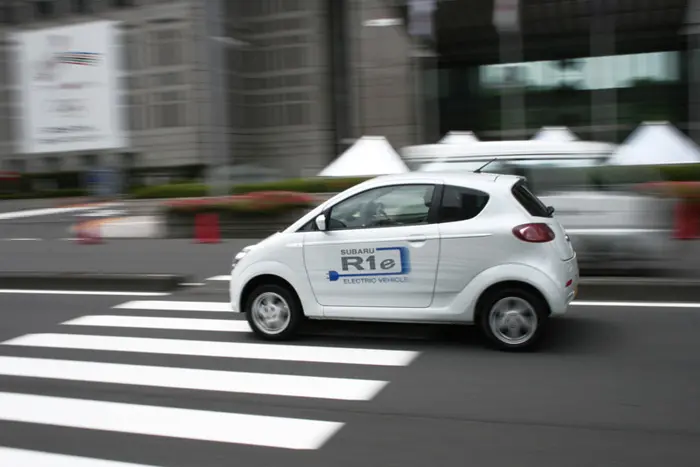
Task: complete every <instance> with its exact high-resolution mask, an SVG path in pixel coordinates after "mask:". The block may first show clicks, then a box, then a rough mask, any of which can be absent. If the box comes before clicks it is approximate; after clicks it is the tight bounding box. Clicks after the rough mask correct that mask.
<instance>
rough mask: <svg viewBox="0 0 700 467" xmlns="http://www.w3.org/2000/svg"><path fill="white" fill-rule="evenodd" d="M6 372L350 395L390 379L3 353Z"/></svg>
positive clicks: (355, 397)
mask: <svg viewBox="0 0 700 467" xmlns="http://www.w3.org/2000/svg"><path fill="white" fill-rule="evenodd" d="M0 375H4V376H21V377H29V378H47V379H56V380H68V381H87V382H93V383H112V384H124V385H136V386H153V387H163V388H178V389H191V390H201V391H221V392H233V393H246V394H265V395H272V396H289V397H308V398H316V399H336V400H349V401H364V400H371V399H372V398H374V396H376V395H377V394H378V393H379V391H381V390H382V389H383V388H384V387H385V386H386V385H387V384H388V382H386V381H372V380H361V379H347V378H325V377H316V376H297V375H280V374H267V373H246V372H236V371H217V370H198V369H190V368H172V367H161V366H146V365H125V364H119V363H100V362H79V361H67V360H53V359H44V358H24V357H0Z"/></svg>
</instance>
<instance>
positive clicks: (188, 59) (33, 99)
mask: <svg viewBox="0 0 700 467" xmlns="http://www.w3.org/2000/svg"><path fill="white" fill-rule="evenodd" d="M698 23H700V3H698V2H696V1H695V0H254V1H253V0H197V1H194V0H3V1H2V3H1V4H0V164H1V166H2V170H3V172H2V177H0V190H2V192H3V193H2V195H1V196H3V197H5V198H9V199H11V200H17V199H26V198H40V199H45V198H61V199H62V198H66V197H90V198H91V199H92V198H95V197H97V198H100V199H102V198H105V197H106V198H114V197H120V198H126V199H129V200H138V199H145V198H147V199H162V198H185V197H205V196H207V195H227V194H231V193H248V192H259V191H295V192H305V193H314V194H319V193H320V194H323V195H328V194H330V193H333V192H337V191H339V190H342V189H343V188H344V187H346V186H348V185H349V184H352V183H356V182H357V180H358V179H362V178H366V177H371V176H375V175H381V174H383V173H394V172H401V171H407V170H420V171H432V170H450V171H452V170H474V169H475V168H477V167H479V166H481V165H483V164H484V163H486V162H488V161H489V160H491V159H494V158H498V159H500V160H499V161H498V163H493V164H490V165H489V166H488V167H487V168H486V169H485V170H487V171H491V172H503V173H517V174H521V175H523V176H526V177H527V178H528V180H529V182H530V184H531V186H532V187H533V189H534V190H535V191H536V192H537V193H538V195H540V196H541V197H542V198H543V199H544V200H546V201H547V202H548V203H549V204H551V205H552V206H554V207H555V208H556V210H557V211H556V212H557V215H558V216H559V217H560V218H561V220H562V223H563V224H564V225H565V227H566V228H567V229H568V231H569V234H570V235H571V236H572V238H573V240H574V242H575V243H576V246H577V249H578V250H579V252H580V256H581V259H582V262H583V263H590V264H591V265H592V267H599V266H602V265H603V264H605V267H608V266H610V264H611V263H613V262H614V263H616V264H617V266H616V267H621V268H622V269H624V270H630V268H633V269H635V270H636V271H637V272H638V271H639V270H642V269H643V270H649V271H652V270H653V271H655V273H658V271H659V270H660V269H665V270H669V269H674V268H677V267H678V266H677V265H678V264H679V261H680V259H678V258H683V259H685V260H686V261H690V260H687V258H694V257H695V256H694V255H696V252H695V251H694V250H695V249H698V248H697V247H695V246H694V245H695V244H694V242H678V240H692V239H695V238H698V236H699V235H700V233H698V228H697V227H698V226H700V216H698V213H697V209H696V208H695V202H694V201H693V200H694V199H695V198H696V192H697V193H698V194H700V188H698V187H697V186H696V185H695V184H694V182H695V181H698V180H700V149H699V148H698V147H697V144H696V143H698V142H699V141H700V122H699V120H700V93H698V89H699V87H698V86H700V83H699V82H698V80H700V73H699V71H698V57H699V55H698V52H697V49H698V39H697V37H698V34H700V29H698ZM329 178H334V179H335V180H337V182H334V183H331V182H328V180H329ZM256 183H258V184H260V183H263V185H255V184H256ZM251 184H252V185H251ZM254 185H255V186H254ZM149 206H150V205H149ZM6 210H7V209H6ZM138 213H139V214H143V212H141V211H139V212H138ZM166 224H167V222H166ZM263 230H264V229H263ZM272 230H274V229H272ZM263 233H265V232H263ZM164 236H166V237H172V234H164ZM679 244H682V246H679ZM697 253H698V254H700V249H698V252H697ZM691 262H692V263H693V264H694V263H695V261H691ZM609 263H610V264H609ZM661 263H663V265H662V266H659V264H661ZM620 265H622V266H620ZM699 269H700V268H699Z"/></svg>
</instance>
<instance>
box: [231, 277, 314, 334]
mask: <svg viewBox="0 0 700 467" xmlns="http://www.w3.org/2000/svg"><path fill="white" fill-rule="evenodd" d="M263 296H267V297H268V298H270V299H273V298H274V297H275V296H276V297H279V298H280V299H281V300H282V301H283V302H284V303H285V304H286V308H287V309H288V310H289V313H288V316H289V319H288V320H286V319H285V320H283V321H285V323H286V324H285V325H284V326H283V327H282V328H281V330H275V331H274V332H271V331H270V330H266V329H265V327H264V325H263V324H262V323H261V322H260V321H261V317H260V315H259V314H257V313H256V311H255V310H253V307H254V305H255V306H256V307H257V305H256V301H257V300H258V298H263ZM244 311H245V315H246V319H247V320H248V324H249V325H250V328H251V329H252V330H253V333H255V335H256V336H258V337H260V338H262V339H265V340H270V341H281V340H288V339H291V338H293V337H295V336H296V334H297V333H298V330H299V326H300V325H301V323H302V321H303V320H304V312H303V310H302V307H301V303H300V302H299V299H298V298H297V296H296V294H295V293H294V292H293V291H291V290H289V288H287V287H283V286H279V285H276V284H265V285H260V286H258V287H256V288H255V290H253V292H252V293H251V294H250V295H249V296H248V298H247V299H246V302H245V307H244Z"/></svg>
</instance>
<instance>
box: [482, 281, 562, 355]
mask: <svg viewBox="0 0 700 467" xmlns="http://www.w3.org/2000/svg"><path fill="white" fill-rule="evenodd" d="M548 315H549V313H548V312H547V304H546V303H545V302H544V301H543V300H542V299H541V298H539V297H538V296H536V295H534V294H532V293H530V292H528V291H525V290H521V289H506V290H499V291H497V292H495V293H493V294H491V295H490V296H489V297H487V298H486V299H485V300H484V301H483V303H482V309H481V313H480V323H479V324H480V326H481V330H482V332H483V333H484V334H485V335H486V337H487V339H488V340H489V341H490V343H491V344H492V345H493V346H495V347H496V348H498V349H500V350H511V351H514V350H528V349H531V348H533V347H534V346H535V345H536V344H537V343H538V341H539V339H540V337H541V335H542V333H543V331H544V328H545V325H546V323H547V319H548Z"/></svg>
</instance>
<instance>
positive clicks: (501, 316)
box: [230, 172, 578, 350]
mask: <svg viewBox="0 0 700 467" xmlns="http://www.w3.org/2000/svg"><path fill="white" fill-rule="evenodd" d="M552 211H553V210H552V209H551V208H548V207H547V206H545V205H544V204H542V202H541V201H540V200H539V199H538V198H537V197H535V196H534V195H533V194H532V193H531V192H530V191H529V190H528V188H527V185H526V183H525V180H524V179H522V178H521V177H516V176H511V175H497V174H482V173H417V172H412V173H407V174H401V175H390V176H383V177H377V178H374V179H372V180H369V181H366V182H364V183H361V184H359V185H356V186H354V187H352V188H350V189H348V190H346V191H344V192H343V193H340V194H338V195H336V196H334V197H333V198H331V199H329V200H328V201H326V202H325V203H323V204H322V205H320V206H318V207H317V208H316V209H314V210H312V211H311V212H309V213H308V214H306V215H305V216H303V217H302V218H301V219H299V220H298V221H297V222H295V223H294V224H292V225H291V226H290V227H288V228H287V229H285V230H283V231H282V232H278V233H276V234H274V235H272V236H271V237H268V238H267V239H265V240H263V241H261V242H260V243H258V244H256V245H253V246H249V247H246V248H245V249H243V250H242V251H241V252H240V253H238V254H237V255H236V256H235V258H234V261H233V265H232V271H231V283H230V299H231V306H232V309H233V311H235V312H239V313H245V314H246V315H247V319H248V322H249V323H250V326H251V328H252V330H253V332H254V333H255V334H257V335H258V336H261V337H262V338H265V339H269V340H281V339H285V338H289V337H291V336H292V335H293V334H294V333H295V332H296V331H297V330H298V328H299V325H300V324H302V322H303V321H304V319H305V318H309V319H331V320H360V321H382V322H413V323H416V322H424V323H449V324H474V323H475V324H477V325H478V326H479V327H480V328H481V330H482V331H483V332H484V334H485V335H486V336H487V337H488V339H489V341H490V342H491V343H493V344H494V345H495V346H496V347H497V348H500V349H504V350H509V349H524V348H528V347H531V346H532V345H534V344H535V343H536V342H537V340H538V338H539V337H540V336H541V334H542V331H543V330H544V327H545V324H546V322H547V320H548V319H549V318H550V316H556V315H561V314H563V313H565V312H566V311H567V308H568V306H569V303H570V302H571V301H572V300H573V299H574V297H575V295H576V291H577V286H578V263H577V259H576V253H575V252H574V249H573V247H572V245H571V242H570V241H569V238H568V236H567V235H566V232H564V229H563V228H562V226H561V225H560V224H559V222H557V221H556V220H555V218H554V217H553V216H552Z"/></svg>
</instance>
